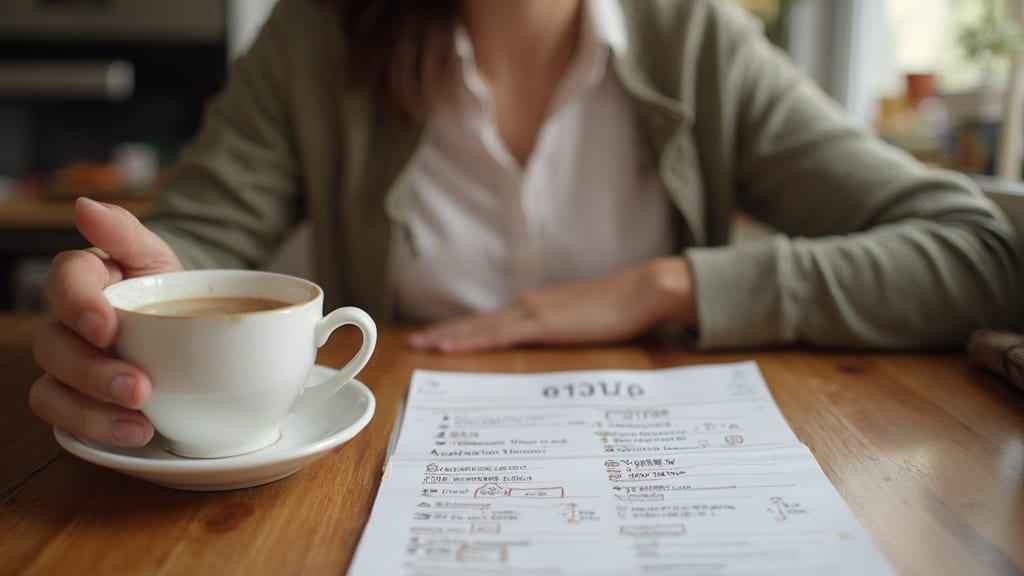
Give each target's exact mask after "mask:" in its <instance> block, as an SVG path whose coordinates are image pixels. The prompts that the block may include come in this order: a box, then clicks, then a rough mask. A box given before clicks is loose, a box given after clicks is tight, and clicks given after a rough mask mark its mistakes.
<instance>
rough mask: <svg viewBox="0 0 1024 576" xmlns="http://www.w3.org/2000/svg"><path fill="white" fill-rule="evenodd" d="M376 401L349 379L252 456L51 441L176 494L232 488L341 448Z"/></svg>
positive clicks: (158, 442)
mask: <svg viewBox="0 0 1024 576" xmlns="http://www.w3.org/2000/svg"><path fill="white" fill-rule="evenodd" d="M334 372H335V369H333V368H328V367H326V366H319V365H318V366H314V367H313V370H312V372H311V373H310V376H309V378H310V380H313V381H321V380H324V379H325V378H327V377H328V376H330V375H331V374H333V373H334ZM376 405H377V402H376V399H375V398H374V397H373V393H372V392H370V389H369V388H367V387H366V386H365V385H364V384H363V383H362V382H360V381H358V380H352V381H351V382H349V383H348V384H347V385H346V386H344V387H343V388H342V389H341V390H339V391H338V392H337V393H335V394H334V395H332V396H330V397H329V398H326V399H325V400H323V401H322V402H321V403H320V404H317V405H316V406H313V407H312V408H307V409H305V410H302V411H300V412H294V413H292V414H289V415H288V417H287V418H285V420H284V422H282V423H281V425H280V428H281V439H280V440H278V441H277V442H276V443H275V444H273V445H271V446H268V447H266V448H264V449H262V450H257V451H256V452H250V453H248V454H242V455H240V456H231V457H228V458H212V459H208V460H197V459H192V458H183V457H181V456H177V455H175V454H172V453H170V452H167V451H166V450H164V448H163V442H162V439H161V438H160V436H159V435H157V437H156V438H154V439H153V441H152V442H150V443H149V444H147V445H146V446H143V447H142V448H118V447H112V446H101V445H99V444H93V443H91V442H85V441H83V440H81V439H79V438H78V437H77V436H75V435H74V434H72V433H71V432H68V431H67V430H63V429H60V428H54V431H53V434H54V436H55V437H56V438H57V442H58V443H59V444H60V445H61V446H63V447H64V449H65V450H67V451H68V452H71V453H72V454H74V455H75V456H78V457H79V458H81V459H82V460H86V461H88V462H92V463H93V464H99V465H100V466H106V467H107V468H111V469H113V470H117V471H119V472H122V473H124V474H127V475H129V476H135V477H137V478H142V479H143V480H148V481H150V482H153V483H154V484H159V485H161V486H167V487H168V488H178V489H181V490H206V491H210V490H234V489H236V488H248V487H250V486H258V485H260V484H266V483H268V482H273V481H274V480H280V479H281V478H284V477H286V476H290V475H292V474H294V473H296V472H298V471H299V470H301V469H302V468H304V467H306V465H308V464H309V463H311V462H313V461H314V460H316V459H318V458H320V457H321V456H324V455H325V454H326V453H327V452H328V451H329V450H331V449H332V448H336V447H338V446H341V445H342V444H344V443H345V442H347V441H349V440H351V439H352V437H354V436H355V435H356V434H358V433H359V431H360V430H362V429H363V428H364V427H365V426H366V424H367V423H369V421H370V418H372V417H373V412H374V409H375V408H376Z"/></svg>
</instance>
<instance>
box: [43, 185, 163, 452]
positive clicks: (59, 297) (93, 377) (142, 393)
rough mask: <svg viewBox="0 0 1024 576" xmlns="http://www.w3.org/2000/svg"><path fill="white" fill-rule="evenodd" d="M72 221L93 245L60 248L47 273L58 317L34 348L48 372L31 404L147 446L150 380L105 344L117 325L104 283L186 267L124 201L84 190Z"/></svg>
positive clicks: (91, 432) (92, 430) (88, 434)
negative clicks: (145, 408)
mask: <svg viewBox="0 0 1024 576" xmlns="http://www.w3.org/2000/svg"><path fill="white" fill-rule="evenodd" d="M75 225H76V226H77V227H78V230H79V232H81V233H82V236H84V237H85V239H86V240H88V241H89V242H90V243H91V244H92V245H93V246H94V248H90V249H87V250H73V251H68V252H62V253H60V254H58V255H57V257H56V258H54V260H53V265H52V267H51V269H50V273H49V274H48V275H47V277H46V283H45V291H46V298H47V300H48V301H49V303H50V307H51V308H52V309H53V314H54V316H55V320H54V321H52V322H49V323H47V324H45V325H44V326H42V327H41V328H39V329H38V330H37V331H36V334H35V340H34V343H33V346H32V351H33V355H34V357H35V361H36V363H37V364H38V365H39V366H40V367H41V368H42V369H43V370H45V371H46V373H45V374H44V375H43V376H42V378H40V379H39V380H37V381H36V382H35V383H34V384H33V385H32V388H31V390H30V391H29V406H31V408H32V411H33V412H35V413H36V415H38V416H39V417H40V418H42V419H43V420H45V421H47V422H49V423H50V424H53V425H55V426H59V427H61V428H64V429H66V430H69V431H71V432H73V433H74V434H75V435H77V436H79V437H81V438H83V439H87V440H92V441H95V442H99V443H103V444H113V445H120V446H142V445H144V444H146V443H147V442H149V441H150V439H152V437H153V425H152V424H151V423H150V422H149V420H147V419H146V417H145V416H143V415H142V413H141V412H139V408H141V407H142V406H143V405H144V404H145V403H146V401H147V400H148V399H149V395H150V391H151V384H150V381H149V377H148V376H146V374H145V373H144V372H143V371H142V370H140V369H138V368H136V367H135V366H132V365H130V364H126V363H125V362H122V361H120V360H117V359H116V358H112V357H111V356H109V355H108V354H107V353H106V352H105V349H106V348H108V347H109V346H110V345H111V344H112V343H113V342H114V338H115V337H116V336H117V332H118V329H119V328H118V325H117V315H116V314H115V312H114V309H113V307H112V306H111V305H110V303H109V302H107V299H106V297H105V296H104V295H103V289H104V288H106V287H107V286H109V285H110V284H113V283H114V282H117V281H119V280H121V279H123V278H132V277H135V276H145V275H148V274H156V273H159V272H171V271H175V270H181V264H180V263H179V262H178V258H177V257H176V256H175V255H174V252H172V251H171V249H170V247H169V246H167V244H166V243H165V242H164V241H163V240H161V239H160V238H159V237H158V236H157V235H156V234H154V233H153V232H152V231H150V230H149V229H147V228H146V227H145V226H143V225H142V224H141V223H140V222H139V221H138V220H137V219H136V218H135V217H134V216H133V215H132V214H131V213H130V212H128V211H127V210H125V209H123V208H121V207H119V206H112V205H109V204H103V203H100V202H96V201H93V200H89V199H86V198H79V199H78V201H77V203H76V204H75Z"/></svg>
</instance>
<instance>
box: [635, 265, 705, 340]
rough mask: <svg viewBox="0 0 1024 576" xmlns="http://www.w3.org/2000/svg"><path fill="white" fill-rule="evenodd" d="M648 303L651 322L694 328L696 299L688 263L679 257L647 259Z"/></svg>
mask: <svg viewBox="0 0 1024 576" xmlns="http://www.w3.org/2000/svg"><path fill="white" fill-rule="evenodd" d="M645 269H646V277H647V280H646V282H645V285H646V286H647V290H646V294H647V297H648V298H649V300H648V302H649V303H650V304H651V306H652V307H653V317H654V322H655V323H657V324H661V323H671V324H678V325H681V326H684V327H686V328H690V329H696V328H697V300H696V296H695V291H694V287H693V274H692V272H691V270H690V263H689V262H688V261H687V260H686V258H683V257H682V256H669V257H664V258H658V259H655V260H652V261H650V262H649V263H648V264H647V265H646V266H645Z"/></svg>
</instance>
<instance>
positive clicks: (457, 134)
mask: <svg viewBox="0 0 1024 576" xmlns="http://www.w3.org/2000/svg"><path fill="white" fill-rule="evenodd" d="M584 10H585V15H584V17H583V18H582V26H583V27H582V29H581V34H580V45H579V46H578V48H577V51H576V54H575V56H574V59H573V61H572V62H571V63H570V65H569V68H568V70H567V72H566V74H565V76H564V77H563V79H562V81H561V84H560V85H559V87H558V88H557V90H556V91H555V96H554V99H553V102H552V106H551V108H550V112H549V113H548V116H547V118H546V119H545V120H544V124H543V126H542V127H541V129H540V131H539V132H538V135H537V141H536V143H535V144H534V148H533V151H532V152H531V154H530V157H529V160H528V161H527V163H526V165H525V166H520V165H519V162H518V161H517V160H516V159H515V157H514V156H513V154H512V153H511V152H510V151H509V149H508V147H507V146H506V145H505V143H504V141H503V140H502V138H501V136H500V134H499V132H498V127H497V122H496V120H495V114H494V105H493V101H492V99H491V96H490V94H489V93H488V91H487V89H486V87H485V85H484V83H483V81H482V80H481V78H480V76H479V74H478V73H477V69H476V63H475V60H474V55H473V46H472V43H471V42H470V39H469V36H468V34H466V32H465V31H464V30H459V31H458V32H457V34H456V52H457V55H458V58H459V61H460V64H461V66H460V67H459V69H460V72H461V73H460V75H459V76H460V81H459V82H458V86H457V90H456V94H455V97H454V98H452V99H450V101H448V102H446V103H444V104H442V105H441V106H439V108H438V109H436V110H435V111H434V113H433V114H432V115H431V117H430V120H429V121H428V125H427V127H426V132H425V134H424V138H423V142H422V143H421V145H420V148H419V149H418V150H417V152H416V154H415V155H414V157H413V159H412V161H411V162H412V164H411V165H410V167H409V169H410V170H411V173H410V176H411V182H412V191H411V192H412V193H411V208H412V210H411V214H410V220H409V221H408V232H409V233H411V235H412V238H413V242H414V245H415V247H416V252H415V253H413V250H412V247H411V246H410V243H409V242H407V241H406V240H405V239H402V238H399V237H396V238H395V241H394V242H392V255H391V256H392V258H391V262H392V265H393V269H392V278H393V281H394V282H395V284H394V286H395V291H396V298H397V305H398V306H397V311H398V314H399V317H400V318H402V319H404V320H407V321H420V322H429V321H435V320H439V319H444V318H450V317H453V316H456V315H460V314H465V313H468V312H479V311H487V310H494V309H496V308H498V307H500V306H502V305H503V304H505V303H507V302H508V301H510V300H512V299H514V298H515V297H516V296H517V295H519V294H520V293H522V292H523V291H525V290H528V289H531V288H536V287H540V286H547V285H552V284H558V283H563V282H569V281H577V280H585V279H592V278H597V277H599V276H602V275H606V274H609V273H611V272H614V271H616V270H620V269H622V268H625V267H628V266H632V265H635V264H639V263H642V262H645V261H647V260H650V259H652V258H655V257H658V256H663V255H666V254H669V253H671V251H672V249H673V241H672V230H671V206H670V204H669V199H668V196H667V195H666V194H665V192H664V190H663V188H662V185H661V182H660V181H659V180H658V178H657V175H656V174H654V173H653V172H651V171H650V170H648V171H642V170H641V168H640V166H641V163H640V162H639V157H638V153H639V142H638V132H637V127H636V125H635V120H634V118H633V114H632V111H631V109H630V106H629V102H628V100H627V95H626V93H625V91H624V89H623V88H622V86H621V85H620V84H619V82H618V80H617V79H616V78H615V75H614V74H613V73H612V72H611V70H610V68H609V62H608V60H609V50H615V51H622V50H625V42H626V33H625V22H624V20H623V15H622V12H621V8H620V7H619V6H618V5H617V4H616V3H615V2H614V1H613V0H589V1H588V2H585V3H584Z"/></svg>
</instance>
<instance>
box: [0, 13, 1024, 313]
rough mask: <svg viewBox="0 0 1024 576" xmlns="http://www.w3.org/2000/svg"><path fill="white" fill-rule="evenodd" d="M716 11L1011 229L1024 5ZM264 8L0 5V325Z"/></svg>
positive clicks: (140, 181)
mask: <svg viewBox="0 0 1024 576" xmlns="http://www.w3.org/2000/svg"><path fill="white" fill-rule="evenodd" d="M717 1H737V2H739V3H740V4H741V5H743V6H744V7H745V8H746V9H748V10H749V11H750V12H751V13H753V14H754V15H755V16H756V17H757V18H759V19H760V21H761V22H762V23H763V25H764V31H765V34H766V35H767V36H768V37H769V38H770V39H771V40H772V41H773V42H775V43H776V44H777V45H778V46H779V47H780V48H781V49H783V50H785V51H786V52H788V53H789V55H790V56H791V58H792V59H793V60H794V62H796V64H797V65H798V66H799V67H801V68H802V69H804V70H805V71H807V72H808V73H809V74H810V75H811V76H812V77H814V78H815V79H816V80H817V81H818V83H819V84H820V85H821V86H822V88H823V89H825V90H826V91H827V92H828V93H829V94H831V95H832V96H833V97H834V98H835V99H836V100H837V101H838V102H839V103H840V104H841V105H842V106H843V107H844V108H845V109H846V111H847V113H848V114H849V116H850V118H851V120H852V121H853V122H855V123H857V124H859V125H861V126H863V127H864V128H865V129H868V130H874V131H876V132H878V133H879V134H880V135H881V136H882V137H883V138H885V139H886V140H888V141H890V142H892V143H893V144H895V145H897V146H900V147H902V148H904V149H906V150H907V151H908V152H910V153H912V154H914V155H916V156H917V157H919V158H921V159H922V160H923V161H925V162H928V163H931V164H935V165H939V166H944V167H948V168H951V169H954V170H960V171H963V172H965V173H968V174H971V175H972V176H974V177H976V178H978V179H979V181H980V182H982V183H983V186H984V187H985V188H986V189H987V190H989V191H990V192H992V194H993V197H994V198H996V200H997V201H999V202H1000V203H1001V205H1004V209H1006V210H1007V212H1008V213H1011V216H1013V215H1014V214H1012V213H1013V212H1015V211H1017V212H1018V216H1019V211H1020V202H1017V203H1016V204H1012V203H1005V204H1004V201H1006V202H1009V201H1008V200H1007V199H1015V198H1016V199H1019V198H1022V197H1024V195H1021V194H1019V193H1018V190H1019V189H1020V185H1019V184H1018V181H1019V180H1020V174H1021V166H1022V154H1021V145H1020V140H1021V137H1022V133H1024V122H1022V119H1021V105H1022V104H1024V98H1022V96H1021V93H1020V89H1021V83H1022V82H1021V78H1020V76H1021V75H1022V72H1021V69H1022V66H1024V64H1022V62H1021V48H1022V46H1024V41H1022V34H1021V25H1020V23H1021V22H1022V16H1024V0H717ZM273 4H274V0H173V1H172V0H0V308H3V309H10V308H15V309H26V310H32V309H39V308H41V307H42V306H43V303H42V301H41V298H40V296H39V284H40V282H41V279H42V277H43V276H44V275H45V273H46V270H47V267H48V265H49V260H50V258H51V257H52V255H53V254H55V253H56V252H57V251H59V250H63V249H68V248H74V247H79V246H82V245H84V241H83V240H82V239H81V238H80V237H79V236H78V235H77V233H76V232H75V231H74V228H73V224H72V222H71V219H70V217H71V206H72V204H73V200H74V198H75V197H77V196H81V195H87V196H91V197H94V198H97V199H102V200H107V201H111V202H117V203H120V204H122V205H124V206H125V207H127V208H129V209H130V210H133V211H134V212H136V213H138V214H144V213H145V211H146V210H147V209H148V207H149V206H151V204H152V199H153V192H154V190H155V188H156V187H158V186H159V181H160V176H161V173H162V171H163V170H164V169H165V167H166V166H167V165H168V164H169V163H171V162H172V161H173V159H174V157H175V155H176V153H177V151H178V149H179V148H180V146H181V145H182V144H183V143H184V142H185V141H187V140H188V138H189V137H190V136H191V135H192V134H193V132H194V131H195V130H196V127H197V125H198V122H199V118H200V114H201V111H202V106H203V102H204V101H205V100H206V99H207V98H208V97H209V96H210V95H212V94H213V93H214V92H215V91H216V90H217V89H218V88H219V87H220V85H221V84H222V83H223V81H224V78H225V75H226V74H227V73H228V70H229V69H230V63H231V61H232V60H233V59H234V58H235V57H237V56H238V55H239V54H240V53H242V52H244V50H245V49H246V48H247V47H248V45H249V43H250V42H251V41H252V39H253V37H254V35H255V34H256V32H257V31H258V29H259V27H260V26H261V24H262V22H263V21H264V19H265V18H266V16H267V15H268V14H269V12H270V10H271V9H272V7H273ZM289 252H290V254H289ZM307 252H308V247H307V246H306V244H305V239H304V237H303V236H302V234H301V233H300V234H299V235H298V236H297V237H296V238H295V239H294V240H293V241H292V242H291V243H290V244H289V246H288V247H286V248H285V253H286V255H285V256H283V257H279V258H278V259H277V263H270V264H268V265H269V266H270V267H272V268H274V267H280V266H285V267H286V269H285V271H288V272H292V273H302V270H301V267H302V266H304V263H305V262H308V255H307ZM282 263H283V264H282ZM288 266H291V267H292V269H287V267H288ZM296 266H298V267H299V269H295V267H296Z"/></svg>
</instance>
